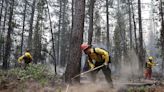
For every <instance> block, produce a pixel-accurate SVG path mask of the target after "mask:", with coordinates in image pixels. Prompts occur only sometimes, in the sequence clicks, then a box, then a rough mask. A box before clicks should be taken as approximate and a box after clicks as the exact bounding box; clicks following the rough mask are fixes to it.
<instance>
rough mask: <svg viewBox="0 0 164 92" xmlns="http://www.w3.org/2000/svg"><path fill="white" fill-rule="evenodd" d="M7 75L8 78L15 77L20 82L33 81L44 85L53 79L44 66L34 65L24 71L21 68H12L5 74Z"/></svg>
mask: <svg viewBox="0 0 164 92" xmlns="http://www.w3.org/2000/svg"><path fill="white" fill-rule="evenodd" d="M7 75H8V76H10V77H16V78H17V79H20V80H21V81H25V80H27V79H33V80H36V81H38V82H40V83H41V84H43V85H45V84H46V83H47V81H48V80H50V79H52V78H53V75H52V74H51V73H50V72H49V71H48V68H47V67H46V66H45V65H41V64H38V65H35V64H31V65H29V66H28V67H27V68H26V69H23V68H14V69H11V70H9V71H8V72H7Z"/></svg>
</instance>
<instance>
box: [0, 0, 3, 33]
mask: <svg viewBox="0 0 164 92" xmlns="http://www.w3.org/2000/svg"><path fill="white" fill-rule="evenodd" d="M3 8H4V0H2V6H1V10H0V34H1V33H2V32H1V31H2V26H1V22H2V21H1V20H2V11H3Z"/></svg>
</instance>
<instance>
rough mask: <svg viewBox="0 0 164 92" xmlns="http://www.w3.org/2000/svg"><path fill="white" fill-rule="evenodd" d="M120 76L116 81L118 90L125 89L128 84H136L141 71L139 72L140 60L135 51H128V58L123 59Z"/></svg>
mask: <svg viewBox="0 0 164 92" xmlns="http://www.w3.org/2000/svg"><path fill="white" fill-rule="evenodd" d="M120 64H121V69H120V75H119V76H118V77H119V78H118V80H117V81H116V86H117V89H120V88H124V87H125V86H126V84H127V83H130V82H134V81H135V80H136V79H137V78H138V76H139V75H140V73H141V71H139V59H138V57H137V55H136V53H135V51H134V50H129V51H128V56H127V57H122V58H121V61H120Z"/></svg>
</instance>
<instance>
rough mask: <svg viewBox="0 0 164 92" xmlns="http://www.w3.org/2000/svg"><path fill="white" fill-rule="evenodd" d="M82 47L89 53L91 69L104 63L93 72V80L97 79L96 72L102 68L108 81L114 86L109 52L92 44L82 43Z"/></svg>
mask: <svg viewBox="0 0 164 92" xmlns="http://www.w3.org/2000/svg"><path fill="white" fill-rule="evenodd" d="M81 49H82V50H83V51H84V53H85V54H87V55H88V57H89V59H88V64H89V66H90V68H91V69H93V68H95V67H98V66H101V65H104V66H103V67H101V68H98V69H96V70H94V71H92V72H91V77H92V79H93V81H96V74H97V73H98V71H99V70H101V69H102V71H103V73H104V75H105V78H106V80H107V82H108V83H109V85H110V87H113V83H112V78H111V70H110V68H109V63H110V62H111V60H110V57H109V53H108V52H107V51H105V50H103V49H101V48H92V47H91V46H90V45H88V44H86V43H83V44H82V45H81Z"/></svg>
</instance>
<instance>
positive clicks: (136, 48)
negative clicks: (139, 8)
mask: <svg viewBox="0 0 164 92" xmlns="http://www.w3.org/2000/svg"><path fill="white" fill-rule="evenodd" d="M131 5H132V14H133V15H132V17H133V26H134V40H135V51H136V53H137V54H138V41H137V31H136V30H137V29H136V21H135V14H134V9H133V4H132V2H131Z"/></svg>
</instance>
